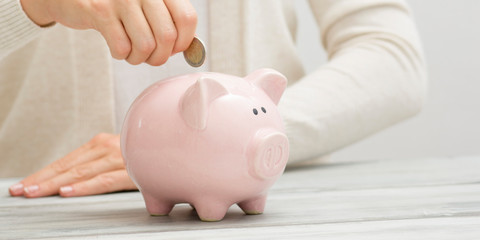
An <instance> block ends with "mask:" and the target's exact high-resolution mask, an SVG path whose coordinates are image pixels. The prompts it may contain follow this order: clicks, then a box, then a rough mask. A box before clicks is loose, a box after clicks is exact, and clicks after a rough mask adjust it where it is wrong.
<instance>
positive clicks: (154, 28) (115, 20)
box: [93, 0, 197, 66]
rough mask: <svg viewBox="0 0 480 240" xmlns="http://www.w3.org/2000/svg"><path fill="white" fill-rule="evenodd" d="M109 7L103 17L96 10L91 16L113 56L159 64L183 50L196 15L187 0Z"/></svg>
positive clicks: (153, 0)
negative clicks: (107, 13)
mask: <svg viewBox="0 0 480 240" xmlns="http://www.w3.org/2000/svg"><path fill="white" fill-rule="evenodd" d="M101 6H103V7H102V9H103V8H105V6H107V7H108V6H110V7H111V6H112V5H109V4H105V6H104V5H101ZM113 6H115V7H114V8H115V9H114V10H111V9H105V12H110V11H113V12H114V13H112V14H110V15H107V17H105V16H103V15H105V14H100V13H98V10H97V11H94V14H93V16H94V18H95V20H94V22H95V24H94V26H95V28H96V29H97V30H98V31H100V32H101V34H102V35H103V37H104V38H105V40H106V41H107V44H108V46H109V48H110V53H111V54H112V56H113V57H114V58H116V59H125V60H126V61H127V62H129V63H130V64H134V65H136V64H140V63H142V62H146V63H148V64H150V65H154V66H159V65H162V64H164V63H165V62H166V61H167V60H168V58H169V57H170V56H171V55H173V54H175V53H178V52H182V51H184V50H186V49H187V48H188V46H189V45H190V43H191V42H192V40H193V37H194V36H195V29H196V26H197V14H196V11H195V9H194V8H193V6H192V5H191V3H190V1H188V0H165V1H162V0H142V1H140V0H139V1H118V2H116V3H115V4H114V5H113ZM97 8H98V7H97ZM100 12H101V11H100ZM97 15H99V16H97Z"/></svg>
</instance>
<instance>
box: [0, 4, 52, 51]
mask: <svg viewBox="0 0 480 240" xmlns="http://www.w3.org/2000/svg"><path fill="white" fill-rule="evenodd" d="M43 30H44V28H42V27H40V26H38V25H36V24H35V23H34V22H32V20H30V18H28V16H27V15H26V14H25V12H24V11H23V9H22V6H21V4H20V0H0V59H3V58H4V57H5V56H7V55H8V54H10V53H11V52H13V51H15V50H16V49H18V48H20V47H22V46H24V45H25V44H27V43H28V42H30V41H32V40H33V39H34V38H35V37H37V36H38V35H39V34H40V33H41V32H42V31H43Z"/></svg>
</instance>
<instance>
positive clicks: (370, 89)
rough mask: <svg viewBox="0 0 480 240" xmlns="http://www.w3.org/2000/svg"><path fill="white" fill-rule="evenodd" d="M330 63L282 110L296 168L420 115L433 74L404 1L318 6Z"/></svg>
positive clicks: (297, 87)
mask: <svg viewBox="0 0 480 240" xmlns="http://www.w3.org/2000/svg"><path fill="white" fill-rule="evenodd" d="M310 6H311V8H312V10H313V12H314V14H315V17H316V20H317V23H318V26H319V27H320V30H321V37H322V43H323V46H324V48H325V49H326V51H327V53H328V58H329V61H328V63H327V64H326V65H324V66H321V67H319V68H318V69H317V70H316V71H314V72H313V73H311V74H309V75H307V76H305V77H304V78H303V79H301V80H300V81H299V82H298V83H297V84H294V85H293V86H292V87H291V88H290V89H289V90H288V91H287V92H286V93H285V95H284V97H283V98H282V101H281V103H280V106H279V107H280V111H281V112H282V113H283V117H284V120H285V123H286V131H287V135H288V136H289V138H290V144H291V150H292V152H291V162H295V161H298V160H302V159H309V158H313V157H315V156H320V155H324V154H327V153H329V152H332V151H334V150H337V149H339V148H341V147H344V146H346V145H348V144H351V143H353V142H355V141H358V140H360V139H362V138H364V137H366V136H368V135H370V134H373V133H375V132H377V131H379V130H381V129H384V128H386V127H388V126H391V125H393V124H395V123H397V122H399V121H401V120H403V119H405V118H407V117H410V116H412V115H414V114H415V113H417V112H418V111H419V110H420V108H421V106H422V103H423V101H424V97H425V91H426V81H427V78H426V69H425V62H424V59H423V56H422V48H421V45H420V42H419V38H418V35H417V32H416V28H415V24H414V22H413V19H412V16H411V14H410V12H409V9H408V7H407V6H406V3H405V2H404V1H401V0H364V1H358V0H346V1H324V0H311V1H310Z"/></svg>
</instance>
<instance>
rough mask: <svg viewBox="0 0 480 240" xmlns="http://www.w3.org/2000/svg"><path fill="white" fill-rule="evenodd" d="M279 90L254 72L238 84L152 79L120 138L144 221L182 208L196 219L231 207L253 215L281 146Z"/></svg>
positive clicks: (282, 82) (266, 72)
mask: <svg viewBox="0 0 480 240" xmlns="http://www.w3.org/2000/svg"><path fill="white" fill-rule="evenodd" d="M286 85H287V80H286V78H285V77H284V76H282V75H281V74H280V73H278V72H276V71H274V70H270V69H260V70H257V71H255V72H253V73H251V74H249V75H248V76H247V77H245V78H240V77H235V76H231V75H225V74H220V73H194V74H189V75H182V76H177V77H173V78H169V79H166V80H163V81H159V82H157V83H155V84H153V85H152V86H150V87H148V88H147V89H146V90H145V91H144V92H143V93H141V94H140V95H139V96H138V97H137V99H136V100H135V101H134V103H133V104H132V106H131V107H130V109H129V111H128V113H127V116H126V118H125V122H124V125H123V129H122V132H121V149H122V155H123V158H124V160H125V165H126V169H127V171H128V174H129V175H130V177H131V178H132V180H133V181H134V182H135V184H136V185H137V187H138V188H139V190H140V191H141V193H142V195H143V198H144V200H145V205H146V207H147V211H148V212H149V213H150V214H151V215H168V214H169V212H170V211H171V210H172V208H173V206H174V205H175V204H177V203H190V205H191V206H192V207H194V208H195V210H196V211H197V214H198V216H199V217H200V219H201V220H202V221H219V220H221V219H223V217H224V216H225V214H226V212H227V210H228V208H229V207H230V206H231V205H233V204H238V206H239V207H240V208H241V209H242V210H243V211H244V212H245V213H246V214H260V213H262V212H263V210H264V207H265V200H266V197H267V191H268V189H269V188H270V187H271V186H272V185H273V183H274V182H275V181H276V179H277V178H278V177H279V176H280V175H281V174H282V173H283V171H284V169H285V166H286V163H287V160H288V154H289V145H288V140H287V137H286V135H285V134H284V126H283V122H282V119H281V117H280V114H279V112H278V110H277V108H276V105H277V104H278V101H279V100H280V97H281V96H282V94H283V92H284V90H285V88H286Z"/></svg>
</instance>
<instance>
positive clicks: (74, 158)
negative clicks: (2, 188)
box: [10, 133, 137, 198]
mask: <svg viewBox="0 0 480 240" xmlns="http://www.w3.org/2000/svg"><path fill="white" fill-rule="evenodd" d="M134 189H137V187H136V186H135V184H134V183H133V182H132V180H131V179H130V178H129V176H128V174H127V171H126V170H125V166H124V163H123V158H122V155H121V152H120V136H119V135H113V134H107V133H100V134H98V135H97V136H95V137H94V138H93V139H92V140H90V141H89V142H88V143H86V144H85V145H83V146H81V147H80V148H78V149H76V150H74V151H73V152H71V153H70V154H68V155H66V156H65V157H63V158H61V159H59V160H57V161H55V162H53V163H52V164H50V165H48V166H47V167H45V168H43V169H42V170H40V171H38V172H36V173H35V174H33V175H31V176H29V177H27V178H25V179H23V180H22V181H21V182H20V183H17V184H15V185H13V186H12V187H10V194H11V195H12V196H25V197H29V198H33V197H44V196H50V195H55V194H60V195H61V196H63V197H74V196H84V195H94V194H101V193H108V192H115V191H122V190H134Z"/></svg>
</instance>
